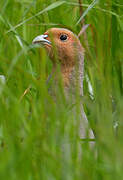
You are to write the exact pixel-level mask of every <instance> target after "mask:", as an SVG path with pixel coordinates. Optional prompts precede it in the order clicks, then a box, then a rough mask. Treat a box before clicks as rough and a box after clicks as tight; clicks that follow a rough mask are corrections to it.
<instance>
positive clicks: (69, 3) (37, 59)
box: [0, 0, 123, 180]
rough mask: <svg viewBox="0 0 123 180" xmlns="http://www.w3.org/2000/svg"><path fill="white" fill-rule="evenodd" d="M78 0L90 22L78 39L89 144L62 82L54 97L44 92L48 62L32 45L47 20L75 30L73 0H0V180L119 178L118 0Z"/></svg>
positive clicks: (122, 5)
mask: <svg viewBox="0 0 123 180" xmlns="http://www.w3.org/2000/svg"><path fill="white" fill-rule="evenodd" d="M82 3H83V5H82V8H83V12H84V14H83V15H84V23H85V24H90V25H91V26H90V27H89V28H88V29H87V30H86V34H87V41H88V45H89V46H88V47H87V46H86V43H85V41H84V38H83V36H81V37H80V40H81V43H82V44H83V46H84V47H85V49H86V53H85V79H84V98H83V99H84V108H85V111H86V114H87V117H88V119H89V121H90V124H91V125H92V127H93V129H94V131H95V132H96V142H95V147H94V149H93V150H92V149H91V148H89V144H88V142H85V143H83V142H82V141H81V140H80V139H79V137H78V134H77V132H78V127H77V126H74V121H75V118H74V116H73V113H72V112H71V111H70V106H69V105H68V106H67V105H66V100H65V98H64V95H63V93H62V88H61V87H60V88H59V91H58V93H57V95H56V96H57V98H56V99H57V100H56V101H57V102H54V100H53V98H52V97H51V96H50V95H49V93H48V85H46V79H47V77H48V75H49V74H50V72H51V67H52V63H51V61H50V60H49V58H48V56H47V54H46V52H45V51H44V50H43V49H42V50H41V51H40V52H39V49H37V48H32V46H31V44H32V40H33V38H34V37H36V36H37V35H40V34H43V33H44V32H45V31H46V30H47V29H48V28H51V27H62V26H63V27H67V28H69V29H71V30H72V31H73V32H75V33H76V34H78V33H79V32H80V30H81V21H80V20H81V19H80V17H82V16H81V14H80V4H79V1H77V0H66V1H59V0H58V1H55V0H1V2H0V74H1V75H4V76H5V77H6V81H5V82H0V179H1V180H8V179H9V180H17V179H18V180H19V179H21V180H22V179H23V180H41V179H44V180H55V179H64V180H65V179H66V180H75V179H85V178H86V180H90V179H92V180H102V179H105V180H110V179H111V180H112V179H113V180H115V179H118V180H121V179H122V178H123V173H122V171H123V1H122V0H94V1H92V0H83V1H82ZM86 77H87V78H86ZM88 79H89V83H91V86H92V88H93V94H92V97H90V91H89V85H88ZM78 109H79V107H78V106H77V107H76V121H77V117H78V113H79V111H78ZM66 136H67V138H65V137H66ZM66 139H67V140H68V141H67V142H66ZM65 143H66V144H67V145H68V148H66V149H67V150H64V146H65V145H64V144H65ZM80 148H81V149H83V150H82V151H83V156H81V155H80Z"/></svg>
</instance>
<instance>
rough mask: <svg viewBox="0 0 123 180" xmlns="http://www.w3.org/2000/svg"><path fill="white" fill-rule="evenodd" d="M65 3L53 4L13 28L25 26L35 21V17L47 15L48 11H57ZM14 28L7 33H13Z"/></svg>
mask: <svg viewBox="0 0 123 180" xmlns="http://www.w3.org/2000/svg"><path fill="white" fill-rule="evenodd" d="M64 3H65V1H58V2H55V3H52V4H50V5H49V6H48V7H46V8H45V9H43V10H42V11H40V12H38V13H37V14H35V15H34V16H31V17H30V18H28V19H26V20H24V21H22V22H21V23H19V24H17V25H16V26H14V27H13V28H14V29H16V28H17V27H19V26H21V25H23V24H24V23H26V22H28V21H30V20H31V19H33V18H35V17H37V16H39V15H41V14H43V13H45V12H48V11H50V10H52V9H55V8H57V7H59V6H61V5H62V4H64ZM13 28H12V29H10V30H9V31H7V32H6V33H9V32H10V31H12V30H13Z"/></svg>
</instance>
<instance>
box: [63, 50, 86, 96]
mask: <svg viewBox="0 0 123 180" xmlns="http://www.w3.org/2000/svg"><path fill="white" fill-rule="evenodd" d="M76 60H77V61H76V63H75V65H73V66H67V65H62V66H61V73H62V77H63V83H64V86H65V89H67V90H68V89H71V90H72V92H75V89H76V87H77V86H78V87H79V91H80V92H79V93H80V95H83V77H84V54H83V53H82V52H80V53H79V54H78V58H77V59H76Z"/></svg>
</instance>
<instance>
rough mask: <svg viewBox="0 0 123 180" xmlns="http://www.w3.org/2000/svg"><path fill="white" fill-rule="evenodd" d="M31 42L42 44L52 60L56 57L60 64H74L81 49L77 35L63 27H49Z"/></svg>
mask: <svg viewBox="0 0 123 180" xmlns="http://www.w3.org/2000/svg"><path fill="white" fill-rule="evenodd" d="M33 43H41V44H43V45H44V47H45V48H46V50H47V51H48V54H49V56H50V58H51V59H52V61H53V62H55V60H56V59H58V60H59V62H60V63H61V64H62V65H69V66H70V65H74V64H75V61H76V59H78V52H79V51H83V49H82V46H81V44H80V41H79V39H78V38H77V36H76V35H75V34H74V33H73V32H71V31H70V30H67V29H64V28H51V29H49V30H48V31H46V32H45V33H44V34H43V35H41V36H37V37H36V38H35V39H34V40H33Z"/></svg>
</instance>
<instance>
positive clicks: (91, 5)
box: [76, 0, 99, 25]
mask: <svg viewBox="0 0 123 180" xmlns="http://www.w3.org/2000/svg"><path fill="white" fill-rule="evenodd" d="M98 1H99V0H94V1H93V2H92V3H91V4H90V5H89V6H88V8H87V9H86V11H85V12H84V13H83V15H82V16H81V17H80V19H79V20H78V21H77V23H76V25H78V24H79V23H80V22H81V20H82V19H83V18H84V17H85V16H86V15H87V13H88V12H89V11H90V10H91V9H92V8H93V7H94V6H95V4H97V3H98Z"/></svg>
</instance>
